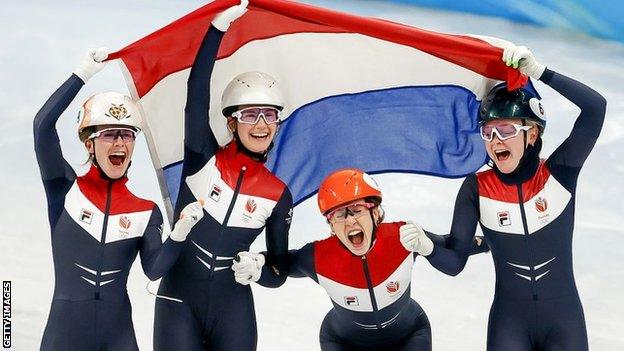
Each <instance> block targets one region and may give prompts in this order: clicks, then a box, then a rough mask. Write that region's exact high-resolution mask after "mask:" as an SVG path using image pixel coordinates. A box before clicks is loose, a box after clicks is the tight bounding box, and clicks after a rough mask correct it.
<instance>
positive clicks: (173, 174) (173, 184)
mask: <svg viewBox="0 0 624 351" xmlns="http://www.w3.org/2000/svg"><path fill="white" fill-rule="evenodd" d="M182 166H183V162H182V161H179V162H176V163H172V164H170V165H168V166H166V167H165V168H163V177H164V178H165V184H166V186H167V190H168V191H169V199H171V205H172V208H174V209H175V208H176V202H178V194H179V193H180V184H182V183H181V180H182Z"/></svg>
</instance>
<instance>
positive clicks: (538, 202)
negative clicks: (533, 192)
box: [535, 196, 548, 213]
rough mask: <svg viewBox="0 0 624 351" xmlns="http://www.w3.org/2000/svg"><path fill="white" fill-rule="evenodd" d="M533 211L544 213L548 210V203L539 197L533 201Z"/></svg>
mask: <svg viewBox="0 0 624 351" xmlns="http://www.w3.org/2000/svg"><path fill="white" fill-rule="evenodd" d="M535 209H536V210H537V212H541V213H543V212H546V210H547V209H548V201H546V199H545V198H543V197H541V196H540V197H538V198H537V199H535Z"/></svg>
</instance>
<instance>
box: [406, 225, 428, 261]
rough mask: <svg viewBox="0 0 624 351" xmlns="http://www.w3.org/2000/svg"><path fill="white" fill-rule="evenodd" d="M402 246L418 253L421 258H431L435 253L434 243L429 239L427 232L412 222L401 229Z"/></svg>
mask: <svg viewBox="0 0 624 351" xmlns="http://www.w3.org/2000/svg"><path fill="white" fill-rule="evenodd" d="M399 231H400V235H401V236H400V239H401V244H403V247H404V248H405V249H406V250H407V251H411V252H416V253H417V254H419V255H421V256H429V255H431V253H432V252H433V241H431V239H429V237H427V235H426V234H425V231H424V230H423V229H422V228H421V227H420V226H419V225H418V224H415V223H413V222H411V221H408V222H407V224H404V225H402V226H401V228H400V229H399Z"/></svg>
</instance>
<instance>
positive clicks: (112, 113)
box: [106, 104, 130, 121]
mask: <svg viewBox="0 0 624 351" xmlns="http://www.w3.org/2000/svg"><path fill="white" fill-rule="evenodd" d="M106 116H108V117H113V118H115V119H116V120H118V121H121V120H122V119H124V118H130V115H128V109H127V108H125V107H124V105H123V104H120V105H115V104H111V107H110V108H109V109H108V114H106Z"/></svg>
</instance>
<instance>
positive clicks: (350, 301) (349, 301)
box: [344, 296, 360, 306]
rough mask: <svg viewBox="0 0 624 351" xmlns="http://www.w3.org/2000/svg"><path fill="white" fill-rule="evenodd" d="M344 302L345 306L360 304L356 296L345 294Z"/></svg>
mask: <svg viewBox="0 0 624 351" xmlns="http://www.w3.org/2000/svg"><path fill="white" fill-rule="evenodd" d="M344 302H345V305H347V306H359V305H360V303H359V302H358V298H357V296H345V297H344Z"/></svg>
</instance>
